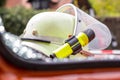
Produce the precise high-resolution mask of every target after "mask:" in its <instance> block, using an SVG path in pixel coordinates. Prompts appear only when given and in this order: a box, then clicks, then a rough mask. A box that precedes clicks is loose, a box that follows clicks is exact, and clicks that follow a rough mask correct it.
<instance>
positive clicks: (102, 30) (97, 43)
mask: <svg viewBox="0 0 120 80" xmlns="http://www.w3.org/2000/svg"><path fill="white" fill-rule="evenodd" d="M56 11H57V12H63V13H68V14H71V15H74V16H75V28H74V32H73V35H77V34H79V33H80V32H81V31H84V30H85V29H88V28H90V29H92V30H93V31H94V32H95V38H94V39H93V40H92V41H91V42H90V43H89V44H88V49H90V50H91V49H99V50H101V49H105V48H107V47H108V46H109V45H110V43H111V39H112V37H111V33H110V30H109V29H108V28H107V26H106V25H104V24H103V23H101V22H99V21H98V20H96V19H95V18H93V17H91V16H89V15H88V14H87V13H85V12H84V11H82V10H80V9H79V8H77V7H75V6H74V5H73V4H65V5H63V6H61V7H60V8H58V9H57V10H56Z"/></svg>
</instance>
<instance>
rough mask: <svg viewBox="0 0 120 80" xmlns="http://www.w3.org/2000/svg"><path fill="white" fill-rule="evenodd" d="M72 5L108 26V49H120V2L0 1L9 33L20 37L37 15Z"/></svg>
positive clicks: (78, 0) (104, 0)
mask: <svg viewBox="0 0 120 80" xmlns="http://www.w3.org/2000/svg"><path fill="white" fill-rule="evenodd" d="M66 3H72V4H74V5H75V6H77V7H79V8H80V9H82V10H84V11H85V12H86V13H88V14H89V15H91V16H93V17H95V18H96V19H98V20H99V21H101V22H102V23H104V24H106V25H107V26H108V27H109V29H110V31H111V33H112V37H113V38H112V43H111V45H110V46H109V47H108V49H120V7H119V5H120V0H0V16H1V18H2V21H3V24H4V26H5V28H6V30H7V31H8V32H11V33H13V34H16V35H20V34H21V33H22V32H23V30H24V28H25V26H26V24H27V22H28V20H29V19H30V18H31V17H32V16H33V15H35V14H37V13H40V12H44V11H45V12H46V11H55V10H56V9H57V8H58V7H60V6H61V5H63V4H66Z"/></svg>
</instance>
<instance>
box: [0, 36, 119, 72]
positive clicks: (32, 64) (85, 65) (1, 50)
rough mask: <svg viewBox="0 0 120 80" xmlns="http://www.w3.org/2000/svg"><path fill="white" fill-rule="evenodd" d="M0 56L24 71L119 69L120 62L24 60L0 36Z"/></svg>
mask: <svg viewBox="0 0 120 80" xmlns="http://www.w3.org/2000/svg"><path fill="white" fill-rule="evenodd" d="M0 55H1V56H2V57H3V58H4V59H5V60H6V61H7V62H8V63H10V64H12V65H13V66H16V67H18V68H22V69H25V70H34V71H35V70H36V71H38V70H42V71H48V70H49V71H53V70H73V69H92V68H108V67H109V68H110V67H112V68H116V67H120V60H118V59H116V60H84V61H68V62H49V63H48V62H44V61H40V60H26V59H24V58H22V57H19V56H17V55H15V54H14V53H13V52H12V51H11V50H10V49H9V48H8V47H6V46H5V44H4V41H3V40H2V36H1V34H0Z"/></svg>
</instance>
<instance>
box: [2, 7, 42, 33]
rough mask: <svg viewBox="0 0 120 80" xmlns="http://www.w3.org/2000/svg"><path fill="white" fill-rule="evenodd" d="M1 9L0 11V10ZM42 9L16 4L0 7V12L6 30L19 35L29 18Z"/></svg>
mask: <svg viewBox="0 0 120 80" xmlns="http://www.w3.org/2000/svg"><path fill="white" fill-rule="evenodd" d="M1 11H2V12H1ZM40 12H43V11H35V10H33V9H26V8H24V7H21V6H17V7H14V8H10V9H0V14H1V15H2V18H3V23H4V26H5V28H6V31H8V32H11V33H13V34H16V35H20V34H21V33H22V32H23V30H24V28H25V27H26V24H27V22H28V21H29V19H30V18H31V17H32V16H33V15H35V14H37V13H40Z"/></svg>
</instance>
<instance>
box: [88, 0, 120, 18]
mask: <svg viewBox="0 0 120 80" xmlns="http://www.w3.org/2000/svg"><path fill="white" fill-rule="evenodd" d="M89 2H90V3H91V4H92V7H93V8H94V9H95V11H96V14H97V16H100V17H118V16H120V7H119V5H120V0H89Z"/></svg>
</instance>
